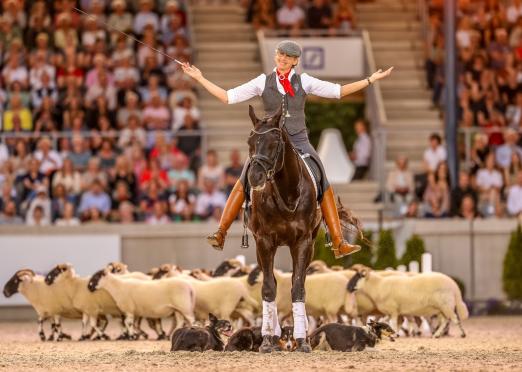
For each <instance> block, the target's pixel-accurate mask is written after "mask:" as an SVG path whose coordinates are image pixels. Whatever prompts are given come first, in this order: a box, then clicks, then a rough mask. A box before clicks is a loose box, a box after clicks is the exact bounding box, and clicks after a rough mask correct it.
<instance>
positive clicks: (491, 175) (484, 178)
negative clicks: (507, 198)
mask: <svg viewBox="0 0 522 372" xmlns="http://www.w3.org/2000/svg"><path fill="white" fill-rule="evenodd" d="M503 183H504V182H503V181H502V175H501V174H500V172H499V171H497V170H495V169H493V170H491V171H489V170H487V169H486V168H482V169H479V171H478V172H477V186H479V187H480V188H482V189H490V188H492V187H496V188H499V189H500V188H501V187H502V184H503Z"/></svg>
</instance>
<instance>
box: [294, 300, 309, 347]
mask: <svg viewBox="0 0 522 372" xmlns="http://www.w3.org/2000/svg"><path fill="white" fill-rule="evenodd" d="M292 314H293V316H294V338H295V339H298V338H306V331H307V330H308V319H307V318H306V309H305V304H304V302H292Z"/></svg>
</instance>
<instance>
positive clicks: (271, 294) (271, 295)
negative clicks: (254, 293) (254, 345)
mask: <svg viewBox="0 0 522 372" xmlns="http://www.w3.org/2000/svg"><path fill="white" fill-rule="evenodd" d="M256 246H257V262H258V264H259V266H261V270H262V271H263V286H262V289H261V294H262V297H263V323H262V325H261V335H262V336H263V343H262V344H261V346H260V348H259V351H260V352H262V353H269V352H272V351H274V350H275V345H276V344H277V343H276V342H275V341H276V340H275V339H274V337H275V338H278V337H280V336H281V327H280V326H279V318H278V316H277V305H276V302H275V300H276V294H277V282H276V279H275V276H274V255H275V250H274V249H272V246H271V244H270V242H268V241H267V240H265V239H262V238H261V239H258V240H256Z"/></svg>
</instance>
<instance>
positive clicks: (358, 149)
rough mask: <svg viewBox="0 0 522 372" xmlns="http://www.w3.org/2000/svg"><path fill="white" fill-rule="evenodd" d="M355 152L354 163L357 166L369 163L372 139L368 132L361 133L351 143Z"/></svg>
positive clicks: (364, 165)
mask: <svg viewBox="0 0 522 372" xmlns="http://www.w3.org/2000/svg"><path fill="white" fill-rule="evenodd" d="M353 149H354V152H355V160H354V162H353V163H354V164H355V165H356V166H358V167H367V166H368V165H370V156H371V154H372V141H371V140H370V136H369V135H368V133H363V134H361V135H360V136H358V137H357V140H356V141H355V144H354V145H353Z"/></svg>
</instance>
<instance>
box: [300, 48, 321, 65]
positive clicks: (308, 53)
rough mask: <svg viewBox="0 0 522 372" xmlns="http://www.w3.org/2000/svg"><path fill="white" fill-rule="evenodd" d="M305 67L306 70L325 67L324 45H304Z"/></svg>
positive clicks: (303, 59) (303, 60) (303, 61)
mask: <svg viewBox="0 0 522 372" xmlns="http://www.w3.org/2000/svg"><path fill="white" fill-rule="evenodd" d="M302 63H303V68H304V69H306V70H321V69H323V68H324V49H323V48H322V47H304V48H303V58H302Z"/></svg>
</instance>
